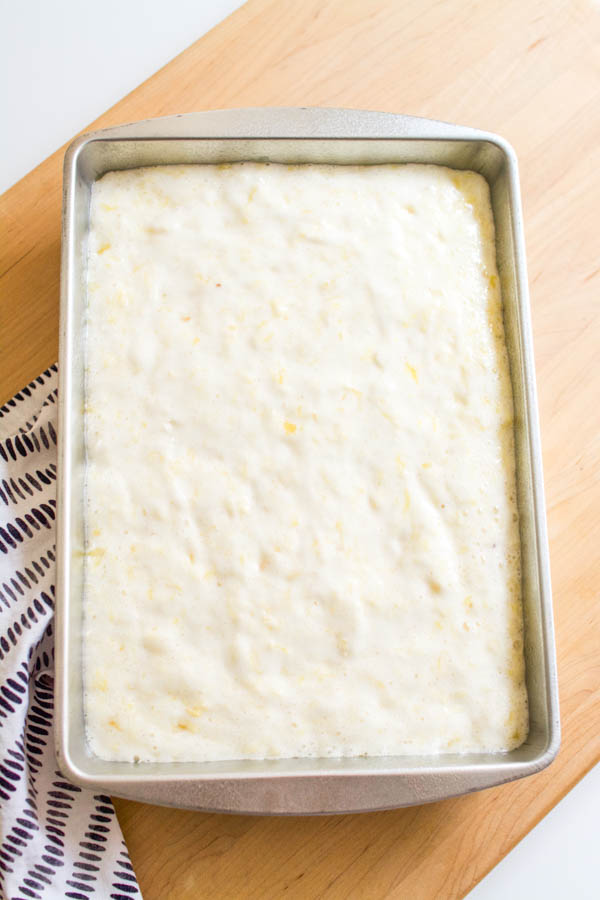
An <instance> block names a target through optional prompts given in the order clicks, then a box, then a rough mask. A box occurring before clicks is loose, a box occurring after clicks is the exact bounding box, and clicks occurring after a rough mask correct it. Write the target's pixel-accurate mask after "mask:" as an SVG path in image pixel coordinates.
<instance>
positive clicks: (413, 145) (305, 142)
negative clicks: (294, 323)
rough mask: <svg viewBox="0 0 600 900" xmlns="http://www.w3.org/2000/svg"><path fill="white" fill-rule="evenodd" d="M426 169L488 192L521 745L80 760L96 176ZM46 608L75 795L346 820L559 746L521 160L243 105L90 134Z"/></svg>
mask: <svg viewBox="0 0 600 900" xmlns="http://www.w3.org/2000/svg"><path fill="white" fill-rule="evenodd" d="M248 160H251V161H255V162H266V161H270V162H280V163H336V164H350V163H351V164H373V163H406V162H419V163H433V164H438V165H445V166H450V167H452V168H455V169H472V170H474V171H476V172H480V173H481V174H482V175H483V176H484V177H485V178H486V180H487V181H488V183H489V185H490V188H491V197H492V207H493V212H494V219H495V224H496V243H497V262H498V270H499V274H500V281H501V286H502V296H503V302H504V319H505V329H506V338H507V344H508V350H509V358H510V369H511V379H512V384H513V393H514V403H515V443H516V455H517V489H518V504H519V512H520V528H521V553H522V573H523V574H522V577H523V586H522V587H523V604H524V620H525V632H524V637H525V641H524V645H525V662H526V672H527V675H526V678H527V691H528V695H529V717H530V727H529V736H528V738H527V740H526V741H525V743H524V744H522V745H521V746H520V747H519V748H518V749H516V750H513V751H510V752H506V753H482V754H473V753H471V754H443V755H432V756H399V757H371V758H356V759H284V760H264V761H257V760H242V761H237V762H212V763H138V764H133V763H125V762H106V761H104V760H101V759H98V758H96V757H94V756H92V755H91V754H90V753H89V751H88V750H87V748H86V742H85V730H84V713H83V681H82V620H83V565H84V524H83V517H84V490H83V488H84V460H85V448H84V437H83V435H84V431H83V406H84V311H85V304H86V287H85V279H86V274H85V266H86V244H87V231H88V218H89V207H90V193H91V188H92V185H93V183H94V181H95V180H96V179H98V178H100V177H101V176H102V175H103V174H104V173H105V172H108V171H111V170H116V169H128V168H134V167H138V166H151V165H164V164H169V163H216V162H217V163H222V162H239V161H248ZM63 203H64V205H63V231H62V269H61V311H60V389H59V403H60V413H59V414H60V420H59V421H60V433H59V437H60V440H59V479H58V510H59V514H58V537H57V600H56V654H57V655H56V703H57V713H56V727H55V732H56V742H57V754H58V760H59V766H60V768H61V770H62V771H63V772H64V774H65V775H66V776H67V777H68V778H69V779H70V780H71V781H73V782H74V783H75V784H79V785H82V786H84V787H89V788H93V789H97V790H98V789H102V790H104V791H106V792H109V793H112V794H115V795H118V796H123V797H130V798H132V799H134V800H141V801H145V802H149V803H162V804H169V805H172V806H181V807H189V808H193V809H204V810H214V811H221V812H238V813H242V812H244V813H272V814H275V813H278V814H299V813H300V814H302V813H341V812H355V811H366V810H374V809H386V808H390V807H399V806H406V805H410V804H416V803H425V802H430V801H434V800H441V799H443V798H445V797H451V796H455V795H457V794H463V793H468V792H470V791H474V790H479V789H481V788H487V787H491V786H492V785H497V784H501V783H502V782H505V781H512V780H513V779H516V778H522V777H523V776H525V775H531V774H533V773H534V772H538V771H539V770H540V769H543V768H544V767H545V766H547V765H548V764H549V763H550V762H551V761H552V759H553V758H554V757H555V755H556V753H557V751H558V747H559V742H560V725H559V711H558V686H557V678H556V663H555V650H554V634H553V624H552V598H551V589H550V571H549V563H548V546H547V535H546V519H545V508H544V494H543V480H542V467H541V453H540V444H539V435H538V414H537V405H536V390H535V380H534V365H533V354H532V344H531V326H530V316H529V297H528V290H527V277H526V269H525V255H524V243H523V226H522V220H521V203H520V197H519V184H518V172H517V162H516V158H515V155H514V152H513V150H512V148H511V147H510V146H509V145H508V144H507V143H506V142H505V141H504V140H503V139H502V138H500V137H497V136H496V135H493V134H488V133H486V132H481V131H476V130H474V129H471V128H463V127H459V126H456V125H448V124H444V123H442V122H434V121H429V120H427V119H418V118H414V117H410V116H401V115H390V114H386V113H376V112H365V111H358V110H336V109H275V108H273V109H239V110H220V111H215V112H202V113H192V114H189V115H181V116H169V117H167V118H163V119H155V120H148V121H145V122H137V123H135V124H132V125H124V126H122V127H119V128H112V129H108V130H105V131H98V132H94V133H91V134H87V135H84V136H83V137H80V138H78V139H77V140H76V141H74V143H73V144H71V146H70V147H69V149H68V151H67V154H66V157H65V165H64V201H63Z"/></svg>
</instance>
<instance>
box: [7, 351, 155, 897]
mask: <svg viewBox="0 0 600 900" xmlns="http://www.w3.org/2000/svg"><path fill="white" fill-rule="evenodd" d="M56 385H57V367H56V366H52V367H51V368H50V369H48V370H47V371H46V372H44V373H43V374H42V375H40V376H39V378H37V379H36V380H35V381H32V382H31V384H30V385H28V386H27V387H26V388H23V390H22V391H19V393H18V394H17V395H16V397H14V398H13V399H12V400H10V401H9V402H8V403H7V404H6V405H5V406H3V407H2V408H1V409H0V897H2V898H3V900H30V898H36V900H37V898H41V900H55V898H56V900H64V898H65V897H69V898H75V900H88V898H96V897H98V898H102V900H104V898H112V900H131V898H139V897H140V896H141V894H140V890H139V887H138V884H137V880H136V877H135V875H134V873H133V869H132V866H131V862H130V860H129V854H128V853H127V848H126V846H125V843H124V841H123V835H122V834H121V829H120V827H119V823H118V821H117V817H116V815H115V810H114V807H113V805H112V801H111V799H110V797H107V796H105V795H104V794H94V793H92V792H91V791H86V790H82V789H81V788H78V787H75V786H74V785H72V784H70V783H69V782H67V781H66V780H65V778H64V777H63V776H62V775H61V773H60V772H59V771H58V770H57V768H56V760H55V756H54V736H53V732H52V722H53V712H54V691H53V688H54V675H53V671H54V635H53V619H54V562H55V528H54V521H55V516H56V488H55V484H56V396H57V386H56Z"/></svg>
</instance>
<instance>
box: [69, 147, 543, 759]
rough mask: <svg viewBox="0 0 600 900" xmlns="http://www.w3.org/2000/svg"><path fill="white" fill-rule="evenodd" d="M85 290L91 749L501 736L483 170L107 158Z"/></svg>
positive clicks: (495, 350) (499, 390) (516, 667)
mask: <svg viewBox="0 0 600 900" xmlns="http://www.w3.org/2000/svg"><path fill="white" fill-rule="evenodd" d="M88 301H89V303H88V313H87V315H88V322H87V348H86V353H87V361H86V378H87V386H86V398H87V399H86V410H85V428H86V447H87V499H86V502H87V534H86V559H85V565H86V587H85V593H86V597H85V636H84V669H85V672H84V677H85V712H86V721H87V735H88V741H89V745H90V748H91V750H92V751H93V752H94V753H95V754H97V755H98V756H100V757H102V758H105V759H110V760H134V759H135V760H137V759H140V760H161V761H170V760H190V761H191V760H216V759H239V758H267V757H293V756H357V755H361V754H366V755H388V754H390V755H395V754H406V753H427V752H462V751H495V750H503V749H511V748H513V747H515V746H518V745H519V744H520V743H521V742H522V741H523V740H524V739H525V737H526V734H527V728H528V717H527V697H526V691H525V687H524V664H523V650H522V612H521V598H520V561H519V532H518V519H517V509H516V502H515V474H514V450H513V409H512V395H511V387H510V381H509V372H508V363H507V355H506V349H505V344H504V332H503V323H502V312H501V299H500V292H499V285H498V275H497V271H496V264H495V249H494V226H493V219H492V215H491V209H490V203H489V194H488V188H487V185H486V182H485V181H484V180H483V178H481V176H479V175H476V174H474V173H469V172H456V171H452V170H450V169H445V168H441V167H434V166H420V165H406V166H372V167H368V166H364V167H356V166H290V167H288V166H280V165H273V164H272V165H263V164H252V163H243V164H236V165H230V166H201V165H198V166H171V167H158V168H150V169H138V170H131V171H124V172H117V173H109V174H107V175H105V176H104V177H103V178H102V179H101V180H100V181H99V182H97V183H96V185H95V186H94V190H93V197H92V209H91V233H90V237H89V268H88Z"/></svg>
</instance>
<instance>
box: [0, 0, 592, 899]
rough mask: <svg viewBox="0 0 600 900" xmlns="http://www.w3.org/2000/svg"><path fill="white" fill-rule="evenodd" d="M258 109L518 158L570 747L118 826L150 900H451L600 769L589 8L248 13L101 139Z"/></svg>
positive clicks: (8, 224) (138, 99)
mask: <svg viewBox="0 0 600 900" xmlns="http://www.w3.org/2000/svg"><path fill="white" fill-rule="evenodd" d="M260 105H290V106H293V105H298V106H300V105H313V106H348V107H362V108H367V109H379V110H388V111H391V112H403V113H411V114H414V115H419V116H429V117H431V118H439V119H445V120H447V121H451V122H459V123H461V124H464V125H473V126H476V127H479V128H484V129H488V130H490V131H496V132H499V133H500V134H503V135H504V136H505V137H507V138H508V139H509V140H510V141H511V142H512V143H513V145H514V146H515V148H516V151H517V154H518V156H519V159H520V164H521V175H522V186H523V200H524V209H525V231H526V238H527V244H528V260H529V273H530V282H531V291H532V306H533V331H534V339H535V350H536V359H537V378H538V389H539V397H540V415H541V426H542V443H543V448H544V464H545V476H546V489H547V501H548V518H549V533H550V543H551V559H552V570H553V581H554V595H555V610H556V625H557V636H558V655H559V672H560V685H561V703H562V723H563V733H564V737H563V746H562V750H561V752H560V755H559V757H558V760H557V761H556V762H555V763H554V764H553V765H552V766H551V767H550V769H548V770H546V771H545V772H543V773H541V774H539V775H537V776H534V777H532V778H529V779H526V780H524V781H522V782H516V783H513V784H510V785H505V786H503V787H500V788H495V789H492V790H489V791H485V792H483V793H480V794H475V795H471V796H468V797H463V798H458V799H455V800H448V801H445V802H443V803H439V804H434V805H430V806H424V807H420V808H412V809H404V810H397V811H391V812H384V813H371V814H364V815H359V816H332V817H325V818H310V819H302V818H284V819H269V818H258V817H248V816H241V817H237V816H223V815H208V814H203V813H193V812H183V811H180V810H170V809H161V808H158V807H150V806H143V805H141V804H135V803H131V802H128V801H117V810H118V814H119V818H120V821H121V824H122V826H123V831H124V834H125V838H126V841H127V844H128V846H129V849H130V852H131V857H132V861H133V864H134V866H135V869H136V872H137V874H138V877H139V881H140V885H141V888H142V891H143V894H144V897H145V900H154V898H156V900H159V898H160V900H182V898H193V900H198V898H204V897H207V898H208V897H210V898H221V897H227V898H228V897H233V898H238V897H244V898H262V897H279V896H282V895H283V894H285V896H286V897H291V898H313V897H319V898H321V897H326V898H346V897H361V898H369V900H371V898H375V900H376V898H382V897H395V898H409V900H420V898H427V900H429V898H434V897H436V898H437V897H441V898H455V897H462V896H464V894H465V893H466V892H467V891H468V890H469V889H470V888H472V887H473V885H474V884H475V883H476V882H477V881H478V880H479V879H480V878H481V877H482V876H483V875H485V873H486V872H487V871H488V870H489V869H490V868H491V867H492V866H494V865H495V864H496V863H497V862H498V861H499V860H500V859H501V858H502V857H503V856H504V855H505V854H506V853H507V852H508V851H509V850H510V849H511V847H512V846H513V845H514V844H515V843H516V842H517V841H518V840H519V839H520V838H522V837H523V835H524V834H525V833H526V832H527V831H528V830H529V829H530V828H532V826H533V825H535V823H536V822H537V821H538V820H539V819H540V818H541V817H542V816H544V815H545V814H546V813H547V812H548V810H549V809H550V808H551V807H552V806H553V805H554V804H555V803H557V801H558V800H559V799H560V798H561V797H562V796H563V795H564V794H565V793H566V792H567V791H568V790H569V789H570V788H571V787H572V786H573V785H574V784H575V782H576V781H577V780H578V779H579V778H581V776H582V775H583V774H584V773H585V772H586V771H587V770H588V769H589V768H590V767H591V766H592V765H593V764H594V763H595V762H596V761H597V760H598V758H599V756H600V691H599V684H600V661H599V655H598V649H599V647H600V627H599V622H600V609H599V604H598V599H599V594H600V590H599V588H600V417H599V413H598V409H599V407H600V252H599V246H600V245H599V240H598V235H599V232H600V222H599V216H598V210H599V209H600V6H598V3H597V2H593V0H570V2H568V0H565V2H559V0H504V2H502V3H498V2H496V0H477V2H476V0H472V2H470V0H447V2H443V3H440V2H438V0H402V2H401V0H389V2H374V0H250V2H249V3H247V4H246V5H245V6H244V7H242V8H241V9H240V10H239V11H238V12H236V13H234V15H232V16H231V17H230V18H229V19H227V20H226V21H225V22H223V23H222V24H221V25H219V26H218V27H217V28H215V29H214V30H213V31H212V32H210V33H209V34H208V35H206V36H205V37H203V38H202V39H201V40H200V41H198V42H197V43H196V44H194V45H192V46H191V47H190V48H189V49H188V50H186V51H185V52H184V53H182V54H181V55H180V56H178V57H177V58H176V59H174V60H173V61H172V62H171V63H169V65H167V66H166V67H165V68H164V69H162V70H161V71H160V72H158V73H157V74H156V75H154V76H153V77H152V78H150V79H149V80H148V81H146V82H145V83H144V84H143V85H141V86H140V87H139V88H137V89H136V90H135V91H133V93H131V94H130V95H129V96H127V97H126V98H125V99H124V100H122V101H121V102H120V103H118V104H117V105H116V106H115V107H114V108H113V109H111V110H110V111H109V112H107V113H106V114H105V115H104V116H102V117H101V118H100V119H99V120H98V121H97V122H95V123H94V127H102V126H104V127H105V126H108V125H114V124H118V123H123V122H129V121H133V120H136V119H142V118H148V117H152V116H162V115H167V114H169V113H175V112H189V111H193V110H202V109H214V108H220V107H235V106H260ZM59 107H60V101H57V109H59ZM63 152H64V148H63V150H60V151H58V152H57V153H55V154H54V155H53V156H51V157H50V158H49V159H47V160H46V161H45V162H44V163H43V164H42V165H41V166H39V167H38V168H37V169H35V170H34V171H33V172H31V173H30V174H29V175H27V176H26V177H25V178H24V179H23V180H22V181H20V182H19V183H18V184H17V185H15V187H13V188H12V189H11V190H9V191H8V192H7V193H6V194H5V195H4V196H3V197H2V198H1V199H0V214H1V216H2V229H1V233H2V241H1V242H0V273H1V274H0V292H1V300H0V317H1V319H0V394H1V396H0V400H2V401H3V400H5V399H7V398H8V397H9V396H11V395H12V394H13V393H15V392H16V391H17V390H18V389H19V388H20V387H21V386H22V385H23V384H25V383H26V382H28V381H29V380H31V379H32V378H33V377H34V376H35V375H37V374H38V373H39V372H40V371H41V370H42V369H44V368H46V367H47V366H48V365H49V364H50V363H52V362H54V361H55V360H56V358H57V338H58V328H57V321H58V280H59V243H60V200H61V164H62V156H63Z"/></svg>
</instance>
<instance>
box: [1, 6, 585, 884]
mask: <svg viewBox="0 0 600 900" xmlns="http://www.w3.org/2000/svg"><path fill="white" fill-rule="evenodd" d="M241 5H242V4H241V2H239V0H170V2H169V3H168V4H165V3H164V2H160V0H145V2H144V3H143V4H142V3H130V4H128V3H123V0H105V2H104V3H103V6H102V12H103V15H102V16H98V15H97V9H96V7H94V6H93V5H92V4H86V3H80V2H77V0H54V2H53V3H48V2H45V0H28V2H27V3H12V4H7V5H6V6H5V8H4V10H3V12H4V14H3V16H2V19H3V23H2V29H1V30H0V31H1V34H0V100H1V108H2V110H3V117H4V141H3V152H2V157H1V160H0V192H2V191H5V190H6V189H7V188H8V187H10V186H11V185H12V184H13V183H14V182H15V181H17V180H18V179H19V178H21V177H22V176H23V175H25V174H27V172H28V171H29V170H30V169H32V168H33V167H34V166H36V165H37V164H38V163H40V162H42V160H43V159H45V158H46V156H48V155H49V154H50V153H52V151H54V150H55V149H56V148H57V147H59V146H61V145H62V144H63V143H64V142H65V141H67V140H68V139H69V138H70V137H71V136H72V135H73V134H74V133H75V132H77V131H79V130H80V129H81V128H84V127H85V126H86V125H87V124H88V123H89V122H91V121H92V120H93V119H95V118H96V117H97V116H99V115H100V114H101V113H103V112H104V111H105V109H107V108H108V107H109V106H112V104H114V103H115V102H116V101H117V100H119V99H120V98H121V97H122V96H124V95H125V94H126V93H128V92H129V91H131V90H132V89H133V88H134V87H136V86H137V85H138V84H139V83H140V82H141V81H143V80H144V79H145V78H148V77H149V76H150V75H152V73H153V72H155V71H156V70H157V69H158V68H160V67H161V66H163V65H164V64H165V63H167V62H168V61H169V60H170V59H172V57H173V56H175V55H176V54H177V53H179V52H181V51H182V50H184V49H185V48H186V47H187V46H189V44H191V43H192V42H193V41H195V40H197V38H199V37H201V36H202V35H203V34H204V33H205V32H206V31H208V30H209V29H210V28H212V27H213V26H214V25H216V24H217V23H218V22H219V21H221V20H222V19H223V18H225V16H227V15H229V13H231V12H233V10H235V9H237V8H238V7H239V6H241ZM117 22H118V28H117V26H116V23H117ZM74 76H75V77H74ZM57 97H60V98H62V102H61V104H60V107H59V108H58V109H57V106H56V98H57ZM599 809H600V767H596V768H595V769H594V770H592V771H591V772H590V773H589V774H588V775H587V776H586V777H585V778H584V779H583V780H582V781H581V782H580V783H579V784H578V785H577V786H576V787H575V788H574V790H573V791H571V793H570V794H568V795H567V796H566V797H565V799H564V800H563V801H562V802H561V803H559V805H558V806H557V807H555V808H554V809H553V810H552V812H551V813H550V814H549V815H548V816H546V818H545V819H543V820H542V821H541V822H540V824H539V825H538V826H537V827H536V828H535V829H534V830H533V831H532V832H530V834H528V835H527V836H526V837H525V838H524V839H523V840H522V841H521V843H520V844H518V845H517V847H515V849H514V850H513V851H512V852H511V853H510V854H509V855H508V856H507V857H506V858H505V859H504V860H503V861H502V862H501V863H500V864H499V865H498V866H496V868H494V869H493V870H492V871H491V872H490V873H489V875H488V876H487V877H486V878H484V880H483V881H482V882H481V883H480V884H479V885H478V886H477V887H476V888H475V890H474V891H472V892H471V893H470V895H469V900H506V898H510V900H521V898H537V897H543V898H544V900H563V898H566V897H573V898H576V900H588V898H590V900H591V898H596V897H600V853H599V852H598V847H597V845H598V837H597V834H598V826H599V824H600V815H599V812H598V810H599ZM442 900H443V898H442Z"/></svg>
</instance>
